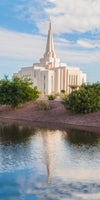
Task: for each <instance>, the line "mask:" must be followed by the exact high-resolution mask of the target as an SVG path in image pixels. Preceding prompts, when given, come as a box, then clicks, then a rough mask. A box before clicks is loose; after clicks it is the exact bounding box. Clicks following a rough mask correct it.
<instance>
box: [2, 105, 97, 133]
mask: <svg viewBox="0 0 100 200" xmlns="http://www.w3.org/2000/svg"><path fill="white" fill-rule="evenodd" d="M49 104H50V107H51V109H50V110H49V111H40V110H39V109H38V107H37V105H36V103H35V102H28V103H27V104H25V105H23V106H22V107H20V108H18V109H9V108H8V107H7V108H5V110H4V111H3V110H2V111H0V125H8V126H10V125H18V126H23V127H29V128H50V129H61V130H67V129H76V130H83V131H88V132H95V133H98V134H99V133H100V110H99V111H97V112H95V113H89V114H76V115H75V114H72V113H70V112H69V111H66V109H65V108H64V106H63V105H62V104H61V102H59V101H49ZM7 109H8V110H7Z"/></svg>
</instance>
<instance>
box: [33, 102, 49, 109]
mask: <svg viewBox="0 0 100 200" xmlns="http://www.w3.org/2000/svg"><path fill="white" fill-rule="evenodd" d="M36 103H37V105H38V108H39V110H50V106H49V103H48V101H46V100H38V101H36Z"/></svg>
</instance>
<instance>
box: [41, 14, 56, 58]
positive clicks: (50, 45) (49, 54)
mask: <svg viewBox="0 0 100 200" xmlns="http://www.w3.org/2000/svg"><path fill="white" fill-rule="evenodd" d="M55 57H56V56H55V53H54V46H53V37H52V30H51V17H50V18H49V30H48V38H47V45H46V51H45V54H44V58H48V59H49V58H50V59H51V58H55Z"/></svg>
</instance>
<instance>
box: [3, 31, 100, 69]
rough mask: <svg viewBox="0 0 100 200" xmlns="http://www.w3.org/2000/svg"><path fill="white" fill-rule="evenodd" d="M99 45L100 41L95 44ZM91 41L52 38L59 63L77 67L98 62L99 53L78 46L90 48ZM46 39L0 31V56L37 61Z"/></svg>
mask: <svg viewBox="0 0 100 200" xmlns="http://www.w3.org/2000/svg"><path fill="white" fill-rule="evenodd" d="M97 44H98V45H99V44H100V41H98V42H97ZM97 44H94V42H93V41H90V40H89V41H84V40H83V41H82V40H78V41H77V42H72V41H68V40H65V39H63V38H58V37H57V38H54V46H55V50H56V55H57V57H59V58H60V59H61V62H65V63H71V64H72V65H73V64H74V65H77V64H81V63H92V62H100V51H99V49H98V50H96V51H95V49H94V50H93V51H91V50H82V49H81V50H80V49H78V45H81V46H82V47H85V48H88V47H89V45H90V47H92V46H93V45H95V46H96V45H97ZM45 46H46V38H45V37H43V36H39V35H31V34H24V33H18V32H12V31H7V30H4V29H0V56H1V57H8V58H13V59H19V60H20V59H22V60H29V61H30V60H33V62H35V61H37V62H38V61H39V59H40V58H41V57H43V54H44V51H45Z"/></svg>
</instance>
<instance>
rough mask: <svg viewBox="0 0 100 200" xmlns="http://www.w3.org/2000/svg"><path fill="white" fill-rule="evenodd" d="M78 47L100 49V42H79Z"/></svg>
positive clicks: (86, 40) (85, 40)
mask: <svg viewBox="0 0 100 200" xmlns="http://www.w3.org/2000/svg"><path fill="white" fill-rule="evenodd" d="M77 45H79V46H81V47H84V48H89V49H93V48H100V40H88V39H84V40H78V41H77Z"/></svg>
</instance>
